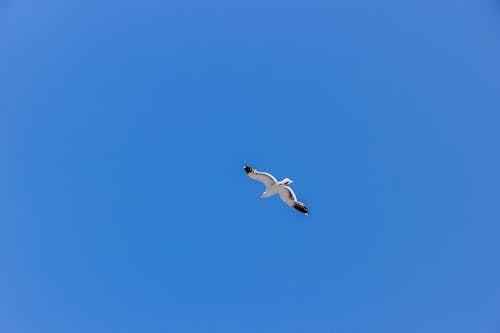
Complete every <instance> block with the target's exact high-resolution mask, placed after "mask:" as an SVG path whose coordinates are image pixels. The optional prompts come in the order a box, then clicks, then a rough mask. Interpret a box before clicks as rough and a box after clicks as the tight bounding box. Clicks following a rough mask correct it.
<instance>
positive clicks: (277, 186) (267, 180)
mask: <svg viewBox="0 0 500 333" xmlns="http://www.w3.org/2000/svg"><path fill="white" fill-rule="evenodd" d="M244 169H245V172H246V173H247V175H248V177H250V178H252V179H255V180H258V181H260V182H262V183H264V185H266V191H265V192H264V193H262V195H261V196H260V198H259V199H264V198H268V197H270V196H272V195H274V194H276V193H278V194H279V196H280V198H281V200H283V201H284V202H286V204H287V205H288V206H290V207H293V208H295V209H296V210H298V211H299V212H301V213H303V214H304V215H309V210H308V209H307V207H306V205H304V203H303V202H300V201H297V196H296V195H295V193H293V191H292V189H291V188H290V187H288V186H287V185H289V184H291V183H292V182H293V181H292V180H291V179H289V178H285V179H283V180H281V181H277V180H276V178H274V177H273V175H271V174H269V173H267V172H260V171H257V170H255V169H254V168H252V167H249V166H245V168H244Z"/></svg>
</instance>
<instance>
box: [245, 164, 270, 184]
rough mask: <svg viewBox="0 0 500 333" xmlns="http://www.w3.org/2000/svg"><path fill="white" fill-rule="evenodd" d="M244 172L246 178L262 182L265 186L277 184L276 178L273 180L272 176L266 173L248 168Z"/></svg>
mask: <svg viewBox="0 0 500 333" xmlns="http://www.w3.org/2000/svg"><path fill="white" fill-rule="evenodd" d="M245 172H246V173H247V175H248V177H250V178H252V179H255V180H258V181H260V182H263V183H264V184H265V185H266V186H271V185H273V184H274V183H276V182H277V180H276V178H274V177H273V175H271V174H269V173H267V172H259V171H257V170H255V169H254V168H251V167H249V166H246V167H245Z"/></svg>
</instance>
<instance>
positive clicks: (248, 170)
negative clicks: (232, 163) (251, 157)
mask: <svg viewBox="0 0 500 333" xmlns="http://www.w3.org/2000/svg"><path fill="white" fill-rule="evenodd" d="M254 170H255V169H254V168H251V167H249V166H245V172H246V173H250V172H252V171H254Z"/></svg>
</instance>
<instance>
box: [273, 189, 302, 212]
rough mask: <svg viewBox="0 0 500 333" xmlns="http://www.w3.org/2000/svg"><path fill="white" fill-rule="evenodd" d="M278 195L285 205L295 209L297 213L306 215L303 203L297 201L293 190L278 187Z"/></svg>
mask: <svg viewBox="0 0 500 333" xmlns="http://www.w3.org/2000/svg"><path fill="white" fill-rule="evenodd" d="M278 193H279V195H280V198H281V200H283V201H284V202H286V204H287V205H288V206H290V207H293V208H295V209H296V210H298V211H299V212H301V213H303V214H305V215H308V214H309V210H308V208H307V207H306V205H305V204H304V203H303V202H300V201H297V196H296V195H295V193H294V192H293V190H292V189H291V188H290V187H288V186H280V187H279V192H278Z"/></svg>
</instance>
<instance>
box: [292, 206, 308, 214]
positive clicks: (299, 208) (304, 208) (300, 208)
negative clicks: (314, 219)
mask: <svg viewBox="0 0 500 333" xmlns="http://www.w3.org/2000/svg"><path fill="white" fill-rule="evenodd" d="M293 208H295V209H296V210H298V211H299V212H301V213H303V214H304V215H309V209H307V207H306V206H304V205H298V204H297V205H294V206H293Z"/></svg>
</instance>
